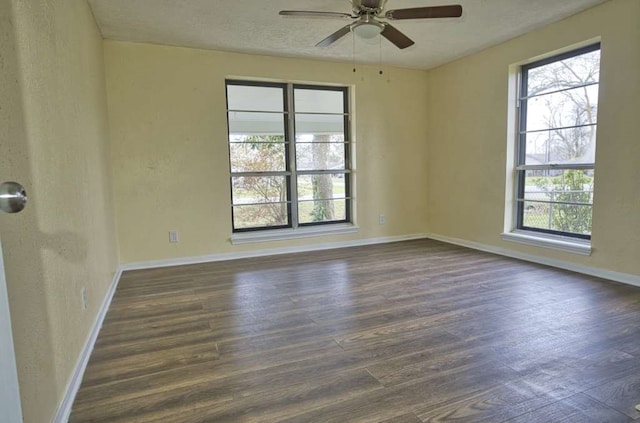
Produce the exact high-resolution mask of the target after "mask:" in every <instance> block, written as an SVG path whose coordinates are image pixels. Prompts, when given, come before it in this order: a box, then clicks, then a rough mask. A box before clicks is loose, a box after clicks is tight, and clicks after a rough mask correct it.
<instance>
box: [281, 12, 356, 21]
mask: <svg viewBox="0 0 640 423" xmlns="http://www.w3.org/2000/svg"><path fill="white" fill-rule="evenodd" d="M280 15H281V16H297V17H300V18H339V19H354V16H351V15H350V14H348V13H340V12H315V11H312V10H281V11H280Z"/></svg>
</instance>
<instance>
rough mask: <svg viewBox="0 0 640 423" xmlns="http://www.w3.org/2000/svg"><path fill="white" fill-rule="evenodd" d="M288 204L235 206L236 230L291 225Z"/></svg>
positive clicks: (234, 220)
mask: <svg viewBox="0 0 640 423" xmlns="http://www.w3.org/2000/svg"><path fill="white" fill-rule="evenodd" d="M287 216H288V213H287V204H285V203H280V204H278V203H267V204H259V205H250V206H233V227H234V228H235V229H248V228H260V227H269V226H284V225H288V224H289V220H288V218H287Z"/></svg>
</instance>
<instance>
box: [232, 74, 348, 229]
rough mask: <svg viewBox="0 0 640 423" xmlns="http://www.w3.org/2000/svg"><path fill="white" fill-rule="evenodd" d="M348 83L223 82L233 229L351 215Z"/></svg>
mask: <svg viewBox="0 0 640 423" xmlns="http://www.w3.org/2000/svg"><path fill="white" fill-rule="evenodd" d="M348 105H349V101H348V90H347V88H346V87H327V86H309V85H297V84H279V83H263V82H248V81H234V80H228V81H227V115H228V128H229V158H230V166H231V197H232V198H231V200H232V202H231V204H232V212H233V231H234V232H242V231H251V230H259V229H275V228H297V227H300V226H310V225H320V224H328V223H344V222H350V220H351V198H350V194H349V193H350V158H349V151H350V149H349V141H350V138H349V106H348Z"/></svg>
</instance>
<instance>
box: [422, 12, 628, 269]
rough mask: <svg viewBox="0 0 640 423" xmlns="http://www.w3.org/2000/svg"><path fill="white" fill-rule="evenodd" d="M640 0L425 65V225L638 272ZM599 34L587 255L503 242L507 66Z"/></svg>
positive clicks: (496, 244)
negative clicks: (435, 65)
mask: <svg viewBox="0 0 640 423" xmlns="http://www.w3.org/2000/svg"><path fill="white" fill-rule="evenodd" d="M639 17H640V1H637V0H612V1H610V2H607V3H605V4H603V5H601V6H599V7H596V8H593V9H589V10H587V11H585V12H583V13H580V14H578V15H576V16H573V17H571V18H569V19H566V20H564V21H561V22H559V23H556V24H552V25H550V26H547V27H545V28H543V29H540V30H537V31H533V32H530V33H528V34H526V35H524V36H521V37H519V38H516V39H513V40H511V41H508V42H506V43H504V44H501V45H499V46H496V47H494V48H490V49H488V50H485V51H483V52H481V53H478V54H475V55H473V56H470V57H467V58H464V59H461V60H458V61H456V62H453V63H450V64H448V65H444V66H442V67H439V68H437V69H434V70H432V71H430V72H429V75H428V77H429V87H430V91H429V108H428V114H427V116H428V117H429V122H430V126H429V135H428V144H429V157H428V158H429V162H428V164H429V165H428V167H429V173H428V175H429V176H428V180H427V181H428V187H429V190H428V191H429V202H428V204H429V230H430V231H431V232H433V233H436V234H440V235H445V236H448V237H454V238H459V239H463V240H467V241H474V242H479V243H483V244H486V245H489V246H494V247H498V248H505V249H511V250H516V251H519V252H524V253H529V254H535V255H539V256H545V257H551V258H556V259H561V260H567V261H570V262H574V263H577V264H583V265H587V266H593V267H597V268H603V269H609V270H614V271H618V272H624V273H629V274H634V275H638V274H640V183H639V181H640V166H638V164H639V163H640V161H639V160H640V143H639V142H638V134H639V133H640V120H639V119H638V116H640V77H639V76H638V75H639V74H638V69H640V18H639ZM594 37H601V39H602V58H601V79H600V82H601V85H600V103H599V116H598V120H599V122H598V139H597V153H596V182H595V188H594V190H595V192H594V196H595V200H594V201H595V204H594V210H593V217H594V220H593V239H592V246H593V253H592V255H591V256H590V257H582V256H575V255H572V254H565V253H560V252H557V251H554V250H551V251H550V250H546V249H541V248H535V247H529V248H527V247H525V246H521V245H519V244H513V243H509V242H504V241H502V240H501V239H500V233H501V232H502V231H503V229H504V215H505V201H504V198H505V186H506V185H505V184H506V171H505V169H506V168H505V166H506V163H507V161H508V160H509V161H510V160H512V157H511V155H510V154H507V145H508V143H512V142H514V141H513V136H512V134H508V133H507V114H508V111H509V108H510V107H513V104H509V103H508V102H507V99H508V81H509V73H508V69H509V65H511V64H513V63H517V62H521V61H524V60H528V59H530V58H533V57H536V56H538V55H541V54H545V53H547V52H550V51H553V50H556V49H561V48H564V47H566V46H569V45H573V44H576V43H581V42H583V41H585V40H589V39H592V38H594Z"/></svg>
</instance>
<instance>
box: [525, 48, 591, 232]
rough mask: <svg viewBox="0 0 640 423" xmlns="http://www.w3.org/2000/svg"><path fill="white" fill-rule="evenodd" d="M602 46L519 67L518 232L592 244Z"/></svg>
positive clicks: (582, 49)
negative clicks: (570, 238) (568, 237)
mask: <svg viewBox="0 0 640 423" xmlns="http://www.w3.org/2000/svg"><path fill="white" fill-rule="evenodd" d="M599 76H600V44H595V45H591V46H588V47H585V48H581V49H579V50H574V51H571V52H568V53H564V54H561V55H558V56H554V57H550V58H546V59H544V60H540V61H537V62H535V63H530V64H527V65H525V66H522V71H521V85H520V93H519V104H518V106H519V133H518V152H517V165H516V177H517V181H516V187H517V198H516V201H517V205H516V227H517V228H518V229H524V230H527V231H535V232H544V233H550V234H557V235H564V236H571V237H576V238H584V239H590V238H591V220H592V217H591V212H592V206H593V185H594V180H595V175H594V167H595V147H596V127H597V115H598V81H599Z"/></svg>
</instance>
